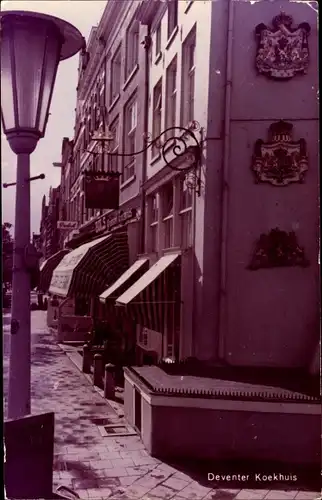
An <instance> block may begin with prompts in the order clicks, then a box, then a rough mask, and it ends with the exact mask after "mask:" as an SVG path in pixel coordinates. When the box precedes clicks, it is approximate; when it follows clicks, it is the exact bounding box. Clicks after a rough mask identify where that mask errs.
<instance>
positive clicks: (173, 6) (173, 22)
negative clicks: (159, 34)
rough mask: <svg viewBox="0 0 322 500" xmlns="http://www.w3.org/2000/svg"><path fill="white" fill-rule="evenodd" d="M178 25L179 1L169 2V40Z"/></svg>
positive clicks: (170, 0)
mask: <svg viewBox="0 0 322 500" xmlns="http://www.w3.org/2000/svg"><path fill="white" fill-rule="evenodd" d="M177 25H178V0H169V2H168V39H169V38H170V36H171V35H172V33H173V32H174V30H175V28H176V27H177Z"/></svg>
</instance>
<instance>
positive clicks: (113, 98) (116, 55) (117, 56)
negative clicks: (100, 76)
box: [109, 44, 122, 105]
mask: <svg viewBox="0 0 322 500" xmlns="http://www.w3.org/2000/svg"><path fill="white" fill-rule="evenodd" d="M117 60H119V64H116V61H117ZM115 67H118V71H119V75H118V79H119V82H118V84H116V83H115V71H114V69H115ZM121 78H122V45H121V44H120V45H119V46H118V47H117V49H116V50H115V52H114V54H113V57H112V60H111V82H110V100H109V102H110V105H112V104H113V103H114V102H115V101H116V99H118V97H119V96H120V93H121ZM114 86H117V87H118V91H117V92H116V93H114V92H113V87H114Z"/></svg>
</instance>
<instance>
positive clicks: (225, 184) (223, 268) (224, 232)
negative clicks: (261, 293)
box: [218, 0, 234, 359]
mask: <svg viewBox="0 0 322 500" xmlns="http://www.w3.org/2000/svg"><path fill="white" fill-rule="evenodd" d="M228 1H229V3H228V31H227V60H226V90H225V114H224V137H223V177H222V193H223V198H222V226H221V251H220V261H221V262H220V304H219V325H218V357H219V359H222V358H223V357H224V334H225V331H224V325H225V306H226V282H227V236H228V201H229V198H228V197H229V146H230V144H229V141H230V114H231V92H232V69H233V63H232V54H233V26H234V0H228Z"/></svg>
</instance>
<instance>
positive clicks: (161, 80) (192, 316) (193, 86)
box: [62, 0, 319, 368]
mask: <svg viewBox="0 0 322 500" xmlns="http://www.w3.org/2000/svg"><path fill="white" fill-rule="evenodd" d="M281 12H285V13H286V14H285V15H284V14H283V15H282V14H281ZM279 16H280V17H279ZM283 16H284V17H283ZM264 26H266V28H264ZM284 28H285V29H284ZM293 33H295V35H294V34H293ZM292 34H293V35H292ZM265 37H266V38H265ZM270 37H271V38H270ZM283 37H284V38H283ZM292 37H293V38H292ZM279 38H281V39H282V42H281V43H279V42H278V43H277V45H276V46H275V49H274V51H275V52H274V51H271V52H270V51H269V49H268V48H265V47H266V46H265V43H267V44H268V47H269V46H270V45H269V42H267V39H268V40H270V41H271V43H272V44H274V43H275V41H276V39H277V40H279ZM291 38H292V40H294V39H296V43H297V45H296V47H295V48H294V47H293V48H292V47H291V46H289V44H290V40H291ZM285 47H288V49H287V50H284V48H285ZM316 47H317V23H316V10H315V9H314V8H311V7H310V6H308V5H306V4H305V3H301V2H295V3H294V2H289V1H287V0H284V1H282V0H279V1H277V0H276V1H272V2H267V1H265V0H262V1H258V2H234V1H226V0H225V1H224V0H222V1H217V2H196V1H187V2H185V1H180V2H177V1H175V0H173V1H171V2H161V1H152V0H151V1H150V0H144V1H142V2H122V3H121V4H117V5H116V2H109V3H108V4H107V6H106V9H105V11H104V14H103V16H102V19H101V21H100V23H99V26H98V27H96V28H93V30H92V33H91V36H90V39H89V41H88V44H87V47H86V48H84V51H83V53H82V55H81V58H80V68H79V83H78V93H77V107H76V122H75V134H74V138H73V141H72V156H71V158H72V159H71V161H70V164H69V166H68V168H66V169H65V170H64V173H62V176H64V179H65V177H66V179H65V180H64V186H67V185H68V187H65V189H66V191H65V192H66V193H68V195H67V194H66V196H65V198H64V203H65V205H66V208H65V209H64V210H66V217H67V219H66V220H70V221H77V224H78V229H77V232H78V234H77V235H76V236H74V237H73V238H71V236H69V238H71V239H70V241H69V242H67V241H66V240H65V244H67V245H70V247H71V248H75V247H77V246H79V245H81V244H83V243H84V242H88V241H91V240H93V241H94V240H95V238H96V237H98V236H102V235H105V234H110V233H112V232H113V231H115V230H120V229H121V230H124V229H125V230H126V233H127V238H128V248H129V254H130V255H129V266H131V265H132V264H135V262H136V260H137V258H138V257H139V258H140V257H143V258H144V259H147V260H148V264H149V267H150V268H151V269H152V268H154V264H155V265H157V266H159V267H160V266H161V264H158V262H161V259H164V258H165V260H162V262H163V263H165V262H166V261H167V262H168V263H171V265H170V264H169V270H170V272H169V273H168V274H165V275H164V276H163V278H162V279H161V277H160V276H159V278H160V279H159V281H158V285H157V287H156V288H155V289H153V290H152V291H150V292H149V293H146V292H144V290H143V289H141V290H139V292H140V293H139V292H138V294H137V295H135V293H136V290H135V289H132V290H131V293H129V294H127V295H126V297H123V298H122V299H124V301H123V302H122V301H120V302H119V305H121V306H124V307H123V309H122V308H120V309H119V312H120V313H122V314H123V313H126V314H125V315H128V313H129V312H130V313H131V314H132V316H133V318H136V320H135V321H136V324H137V327H136V328H137V331H136V334H137V346H138V351H139V353H141V354H140V359H141V360H143V361H144V355H145V354H146V355H147V356H148V358H149V359H150V360H151V359H153V360H154V361H156V360H160V359H162V358H164V357H174V358H175V359H177V360H178V359H184V358H187V357H196V358H199V359H202V360H209V361H212V362H217V363H218V362H219V363H223V364H228V365H237V366H253V365H255V366H257V365H260V366H266V367H277V368H282V367H292V368H305V367H306V366H307V365H308V363H309V361H310V356H311V354H312V353H311V351H312V352H313V351H314V349H315V344H316V335H317V333H316V332H317V331H318V330H317V326H316V325H317V323H316V321H317V318H318V303H319V295H318V289H317V285H318V264H317V259H316V255H317V254H318V229H317V228H318V191H317V185H318V180H317V179H318V178H317V176H318V167H317V165H318V162H317V130H318V108H317V85H318V80H317V49H316ZM292 50H293V52H292V54H293V55H292V57H294V58H295V59H296V61H297V62H296V64H295V63H294V61H293V59H292V57H291V56H290V55H289V53H290V52H289V51H292ZM265 51H266V52H265ZM287 51H288V52H287ZM308 54H309V55H308ZM265 58H266V59H265ZM270 65H271V68H270ZM283 65H284V66H283ZM292 65H293V66H292ZM301 65H303V68H302V69H301ZM267 68H268V69H267ZM269 68H270V69H269ZM285 68H286V69H285ZM270 71H271V73H272V74H270ZM283 72H284V73H283ZM272 75H273V76H272ZM290 96H291V97H290ZM173 127H184V128H185V129H187V130H188V131H190V132H191V134H190V136H189V133H188V140H185V141H184V142H185V144H187V145H188V147H189V148H196V147H197V149H198V152H199V154H200V156H199V157H198V161H196V162H195V164H194V165H193V167H191V165H190V164H189V162H188V161H187V158H186V157H185V156H184V155H183V156H182V155H180V154H179V155H178V150H177V149H176V150H174V149H173V144H174V145H176V144H179V143H178V142H175V143H173V142H172V145H171V139H172V140H173V137H174V136H177V134H176V131H175V130H174V129H173ZM165 131H166V134H164V132H165ZM100 132H101V133H105V137H106V134H109V136H108V137H109V140H108V141H106V142H107V143H108V148H109V150H108V153H109V154H108V153H107V154H106V151H105V153H104V154H102V150H101V149H100V147H101V146H100V145H99V143H98V141H96V140H95V137H96V135H95V134H97V133H100ZM93 134H94V135H93ZM148 135H149V137H150V139H152V141H153V140H155V139H156V138H158V137H159V136H160V135H161V142H162V141H163V144H164V141H166V146H167V147H166V148H162V147H160V144H158V143H156V142H153V144H151V146H150V147H149V148H147V147H146V146H147V145H148V142H147V141H148V137H147V136H148ZM299 140H300V142H299V143H298V141H299ZM167 141H168V142H167ZM258 141H261V142H258ZM293 143H294V144H293ZM297 143H298V144H299V145H297ZM181 144H182V142H181ZM265 144H266V146H265ZM291 145H293V146H292V147H293V150H292V147H291ZM265 147H266V149H265ZM263 148H264V149H263ZM297 148H300V149H299V150H298V149H297ZM268 150H269V151H271V152H273V153H270V154H271V155H272V156H273V160H272V161H273V164H274V165H277V167H274V168H278V169H280V170H281V171H283V172H284V170H285V169H286V165H291V167H287V168H291V170H292V169H293V170H294V172H295V174H294V176H293V178H292V179H291V181H289V180H288V177H287V175H289V174H286V173H285V174H284V173H283V174H279V175H280V177H279V180H276V179H275V180H274V175H275V177H278V175H277V174H274V173H272V172H270V170H269V169H270V168H272V167H270V163H269V162H268V160H267V154H269V153H267V151H268ZM275 150H276V151H277V152H278V153H277V156H276V154H275V152H274V151H275ZM140 151H141V153H140V154H137V155H135V153H136V152H140ZM113 153H114V156H113ZM132 154H133V156H132ZM265 154H266V156H265ZM279 154H281V155H282V156H281V157H279V156H278V155H279ZM122 155H123V156H122ZM128 155H129V156H128ZM69 157H70V155H69ZM282 157H283V158H284V160H282V159H281V158H282ZM307 158H308V160H307ZM265 162H268V164H267V165H266V163H265ZM274 162H275V163H274ZM283 162H284V163H283ZM292 162H293V163H292ZM261 165H262V166H261ZM299 165H300V166H299ZM256 169H257V170H256ZM265 169H266V170H265ZM283 169H284V170H283ZM86 170H90V171H92V172H95V171H96V172H98V173H99V172H101V171H105V172H111V171H114V172H115V171H117V172H119V174H120V183H119V189H120V192H119V208H118V209H117V210H112V209H110V210H108V209H106V210H104V211H102V210H100V209H88V208H86V203H85V189H84V173H85V171H86ZM263 170H265V172H266V171H268V172H270V173H269V176H268V177H269V178H267V177H265V176H264V174H263V172H262V171H263ZM306 170H307V172H306ZM62 172H63V171H62ZM67 172H68V174H67ZM256 172H257V173H256ZM296 172H297V174H296ZM302 174H303V175H302ZM265 175H266V174H265ZM297 175H298V177H297ZM283 176H285V179H286V180H285V179H284V177H283ZM67 177H68V179H69V180H68V182H67ZM281 179H282V180H281ZM283 179H284V180H283ZM297 180H301V182H300V183H299V182H297ZM255 181H257V182H255ZM62 185H63V181H62ZM299 200H301V201H299ZM275 229H277V232H276V231H275ZM272 231H273V232H272ZM274 231H275V232H274ZM262 235H266V236H267V239H268V240H267V241H268V242H269V243H266V244H269V245H272V246H273V247H274V248H275V250H274V251H273V254H274V252H275V253H276V252H277V253H278V255H279V253H281V252H282V254H283V258H284V261H283V259H282V260H281V259H280V257H279V258H278V259H280V260H278V259H277V260H276V259H275V261H274V259H273V260H272V259H271V260H270V261H269V262H268V261H267V262H268V263H267V262H266V264H263V263H260V264H258V265H259V267H258V268H257V267H256V266H257V264H256V265H255V264H254V263H253V257H254V256H255V257H256V255H257V253H256V252H257V250H256V248H257V246H256V245H258V244H259V240H260V241H261V242H262V241H263V237H262ZM294 235H295V236H294ZM274 238H275V239H274ZM279 238H280V239H282V240H283V238H284V240H285V239H286V240H285V241H287V238H289V239H291V240H292V238H293V240H292V241H293V243H292V244H294V238H296V239H297V241H298V242H299V243H298V246H299V248H302V247H303V249H305V254H306V255H307V261H309V262H310V265H309V266H307V267H301V264H299V262H300V261H298V260H296V259H295V261H294V262H293V261H292V259H291V258H290V260H287V259H288V254H287V252H288V250H287V248H288V244H287V243H281V242H280V241H279ZM264 239H265V238H264ZM271 239H272V240H273V242H272V243H270V241H271ZM265 241H266V240H265ZM260 244H262V243H260ZM290 244H291V243H290ZM281 245H282V247H283V245H284V247H283V248H284V250H283V251H282V250H281V249H280V246H281ZM258 251H259V252H262V253H263V252H264V253H265V250H264V249H260V248H259V250H258ZM303 251H304V250H303ZM283 252H284V253H283ZM255 257H254V258H255ZM256 259H257V257H256ZM256 259H255V260H256ZM256 262H257V261H256ZM285 262H287V264H285ZM293 264H294V265H293ZM302 264H303V266H304V260H303V262H302ZM162 265H163V264H162ZM164 265H165V264H164ZM254 266H255V267H254ZM265 266H266V268H265V269H262V268H261V267H265ZM166 268H167V266H166V265H165V269H166ZM255 268H256V270H255ZM151 269H149V274H148V277H150V278H151V280H152V281H151V282H154V281H157V280H156V279H152V278H153V272H154V271H152V270H151ZM144 279H145V278H143V277H142V280H143V281H142V280H141V282H140V283H139V285H140V286H141V285H142V286H143V282H144ZM146 279H147V278H146ZM268 283H269V286H268ZM139 285H136V284H135V283H132V285H131V286H132V287H137V289H139ZM159 285H160V286H159ZM130 288H131V287H130ZM303 289H305V290H306V293H305V297H303V294H302V292H301V290H303ZM160 290H161V291H160ZM272 290H273V292H272ZM124 293H125V291H124ZM133 294H134V295H133ZM139 295H140V297H139V299H140V300H136V299H137V298H138V296H139ZM130 297H132V299H135V300H132V299H131V300H130ZM125 299H126V300H125ZM130 302H133V304H131V303H130ZM116 303H118V300H116ZM134 303H135V304H136V305H135V304H134ZM148 304H150V306H148ZM294 304H296V307H295V310H296V314H294V315H293V317H292V318H291V310H294ZM132 306H133V307H132ZM135 308H137V309H140V308H141V311H139V312H138V311H134V309H135ZM144 309H145V310H144ZM272 311H274V314H272ZM131 314H130V315H131ZM151 318H152V319H151ZM156 318H157V320H156ZM308 329H309V331H308ZM291 332H292V334H291ZM291 336H292V339H291ZM305 339H306V340H305ZM304 344H305V348H304V349H303V346H304Z"/></svg>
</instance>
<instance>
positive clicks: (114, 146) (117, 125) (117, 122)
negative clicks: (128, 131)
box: [107, 116, 120, 172]
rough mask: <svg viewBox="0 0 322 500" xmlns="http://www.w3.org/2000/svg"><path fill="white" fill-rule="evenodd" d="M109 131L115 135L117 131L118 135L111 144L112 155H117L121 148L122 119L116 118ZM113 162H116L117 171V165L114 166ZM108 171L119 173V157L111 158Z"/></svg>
mask: <svg viewBox="0 0 322 500" xmlns="http://www.w3.org/2000/svg"><path fill="white" fill-rule="evenodd" d="M109 130H110V132H111V134H113V130H116V133H115V135H114V139H115V140H113V142H112V143H111V145H110V147H111V149H110V151H109V152H110V153H117V152H118V150H119V147H120V117H119V116H116V117H115V118H114V120H113V121H112V123H111V125H110V126H109ZM113 160H114V161H115V160H116V170H115V168H114V167H115V165H113ZM107 171H108V172H109V171H113V172H119V157H118V156H114V157H113V156H110V158H109V161H108V162H107Z"/></svg>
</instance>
